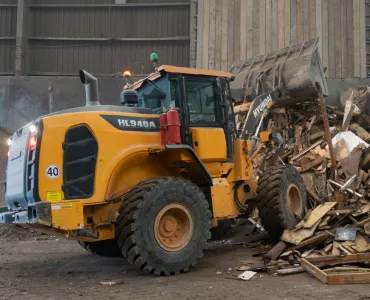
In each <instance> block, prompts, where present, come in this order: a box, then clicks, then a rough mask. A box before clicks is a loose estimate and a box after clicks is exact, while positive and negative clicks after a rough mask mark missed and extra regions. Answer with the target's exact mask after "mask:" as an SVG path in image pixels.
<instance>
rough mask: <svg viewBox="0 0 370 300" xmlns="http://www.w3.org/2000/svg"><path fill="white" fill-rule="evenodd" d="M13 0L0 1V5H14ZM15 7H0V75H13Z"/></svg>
mask: <svg viewBox="0 0 370 300" xmlns="http://www.w3.org/2000/svg"><path fill="white" fill-rule="evenodd" d="M16 3H17V2H16V1H14V0H0V4H5V5H7V4H11V5H14V4H16ZM16 26H17V7H16V6H0V75H3V74H12V73H14V57H15V56H14V55H15V35H16Z"/></svg>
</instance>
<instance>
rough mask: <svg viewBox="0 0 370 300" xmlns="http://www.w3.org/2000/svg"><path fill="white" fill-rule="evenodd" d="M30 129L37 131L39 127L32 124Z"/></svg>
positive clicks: (33, 131)
mask: <svg viewBox="0 0 370 300" xmlns="http://www.w3.org/2000/svg"><path fill="white" fill-rule="evenodd" d="M30 131H31V132H32V133H35V132H36V131H37V127H36V125H31V126H30Z"/></svg>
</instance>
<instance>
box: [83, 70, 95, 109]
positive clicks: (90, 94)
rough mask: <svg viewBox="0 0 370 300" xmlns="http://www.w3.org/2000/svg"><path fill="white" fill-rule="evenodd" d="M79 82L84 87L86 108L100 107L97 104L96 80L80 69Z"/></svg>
mask: <svg viewBox="0 0 370 300" xmlns="http://www.w3.org/2000/svg"><path fill="white" fill-rule="evenodd" d="M79 74H80V80H81V82H82V84H83V85H84V86H85V93H86V106H95V105H100V102H99V91H98V80H97V79H96V77H94V76H92V75H91V74H90V73H88V72H86V71H85V70H83V69H80V72H79Z"/></svg>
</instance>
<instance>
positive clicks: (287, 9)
mask: <svg viewBox="0 0 370 300" xmlns="http://www.w3.org/2000/svg"><path fill="white" fill-rule="evenodd" d="M284 22H285V32H284V45H285V46H286V47H287V46H289V44H290V0H285V11H284Z"/></svg>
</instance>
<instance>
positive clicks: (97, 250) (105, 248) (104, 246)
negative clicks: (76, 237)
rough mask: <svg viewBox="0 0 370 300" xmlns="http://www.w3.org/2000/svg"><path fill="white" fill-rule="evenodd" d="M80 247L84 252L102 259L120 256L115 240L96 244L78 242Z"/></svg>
mask: <svg viewBox="0 0 370 300" xmlns="http://www.w3.org/2000/svg"><path fill="white" fill-rule="evenodd" d="M78 243H79V244H80V246H81V247H82V248H84V249H85V250H86V251H89V252H91V253H93V254H97V255H100V256H104V257H119V256H122V252H121V249H120V248H119V247H118V244H117V240H116V239H112V240H104V241H97V242H92V243H90V242H82V241H78Z"/></svg>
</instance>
